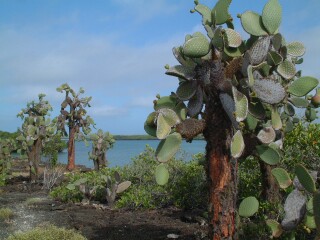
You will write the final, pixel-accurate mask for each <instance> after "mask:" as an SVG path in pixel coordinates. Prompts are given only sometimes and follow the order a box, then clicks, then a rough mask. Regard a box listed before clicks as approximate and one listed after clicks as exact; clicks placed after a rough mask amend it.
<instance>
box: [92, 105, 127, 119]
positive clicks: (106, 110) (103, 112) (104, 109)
mask: <svg viewBox="0 0 320 240" xmlns="http://www.w3.org/2000/svg"><path fill="white" fill-rule="evenodd" d="M127 113H128V110H127V109H126V108H118V107H114V106H100V107H99V106H98V107H97V106H95V107H94V108H92V109H90V113H89V115H90V116H92V117H115V116H123V115H126V114H127Z"/></svg>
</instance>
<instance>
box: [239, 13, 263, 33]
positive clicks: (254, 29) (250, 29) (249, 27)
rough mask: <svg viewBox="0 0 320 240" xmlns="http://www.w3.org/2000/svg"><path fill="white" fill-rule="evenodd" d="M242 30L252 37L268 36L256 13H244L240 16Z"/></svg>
mask: <svg viewBox="0 0 320 240" xmlns="http://www.w3.org/2000/svg"><path fill="white" fill-rule="evenodd" d="M240 19H241V24H242V27H243V29H244V30H245V31H246V32H247V33H249V34H251V35H253V36H265V35H268V33H267V31H266V29H265V27H264V26H263V24H262V18H261V16H260V15H259V14H258V13H255V12H252V11H246V12H245V13H243V14H241V16H240Z"/></svg>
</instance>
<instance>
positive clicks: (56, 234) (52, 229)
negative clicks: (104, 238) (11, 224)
mask: <svg viewBox="0 0 320 240" xmlns="http://www.w3.org/2000/svg"><path fill="white" fill-rule="evenodd" d="M7 240H86V238H85V237H84V236H82V235H81V234H79V233H77V232H76V231H75V230H67V229H65V228H58V227H56V226H53V225H48V226H44V227H36V228H34V229H32V230H29V231H27V232H24V233H16V234H13V235H10V236H9V237H8V238H7Z"/></svg>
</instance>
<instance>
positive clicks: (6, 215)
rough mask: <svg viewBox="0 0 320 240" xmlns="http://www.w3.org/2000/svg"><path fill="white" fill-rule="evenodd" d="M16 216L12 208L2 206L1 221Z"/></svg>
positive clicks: (0, 211)
mask: <svg viewBox="0 0 320 240" xmlns="http://www.w3.org/2000/svg"><path fill="white" fill-rule="evenodd" d="M13 216H14V213H13V211H12V209H10V208H0V221H5V220H9V219H10V218H12V217H13Z"/></svg>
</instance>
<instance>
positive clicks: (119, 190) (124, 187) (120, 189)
mask: <svg viewBox="0 0 320 240" xmlns="http://www.w3.org/2000/svg"><path fill="white" fill-rule="evenodd" d="M130 186H131V182H130V181H125V182H122V183H120V184H119V185H118V188H117V191H116V193H122V192H124V191H125V190H127V189H128V188H129V187H130Z"/></svg>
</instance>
